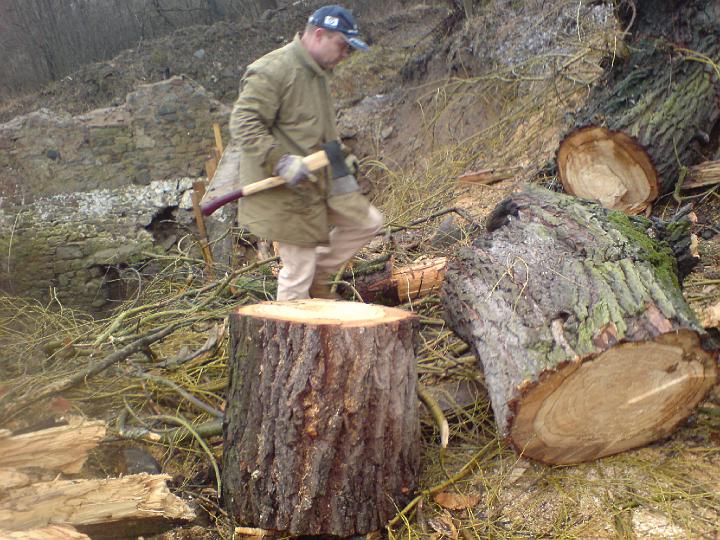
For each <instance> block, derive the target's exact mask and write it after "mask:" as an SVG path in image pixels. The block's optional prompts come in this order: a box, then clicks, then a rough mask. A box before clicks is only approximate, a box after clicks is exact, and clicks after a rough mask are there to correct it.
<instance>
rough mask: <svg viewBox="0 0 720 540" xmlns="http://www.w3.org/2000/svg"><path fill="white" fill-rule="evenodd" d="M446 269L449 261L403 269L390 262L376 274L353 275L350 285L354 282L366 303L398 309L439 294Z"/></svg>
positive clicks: (434, 260) (422, 262)
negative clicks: (414, 301) (404, 304)
mask: <svg viewBox="0 0 720 540" xmlns="http://www.w3.org/2000/svg"><path fill="white" fill-rule="evenodd" d="M446 265H447V258H446V257H435V258H432V259H423V260H420V261H417V262H414V263H411V264H407V265H402V266H395V264H394V262H393V261H392V260H391V261H388V262H387V263H386V264H385V265H384V267H382V268H378V269H377V270H375V271H374V272H369V273H363V274H357V275H351V276H349V279H348V281H350V280H352V281H353V287H354V288H355V290H356V291H358V294H359V295H360V296H361V297H362V299H363V301H365V302H371V303H378V304H384V305H390V306H397V305H398V304H401V303H405V302H410V301H412V300H418V299H420V298H423V297H425V296H428V295H430V294H433V293H437V292H439V291H440V285H441V283H442V280H443V277H444V275H445V266H446Z"/></svg>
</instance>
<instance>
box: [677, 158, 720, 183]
mask: <svg viewBox="0 0 720 540" xmlns="http://www.w3.org/2000/svg"><path fill="white" fill-rule="evenodd" d="M715 184H720V161H703V162H702V163H698V164H697V165H693V166H692V167H690V168H689V169H688V171H687V176H685V181H684V182H683V184H682V189H695V188H701V187H706V186H714V185H715Z"/></svg>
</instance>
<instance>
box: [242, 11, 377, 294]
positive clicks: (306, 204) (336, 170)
mask: <svg viewBox="0 0 720 540" xmlns="http://www.w3.org/2000/svg"><path fill="white" fill-rule="evenodd" d="M367 48H368V46H367V45H366V44H365V43H364V42H363V41H361V40H360V39H359V38H358V28H357V25H356V24H355V19H354V18H353V15H352V14H351V13H350V11H348V10H347V9H345V8H343V7H341V6H337V5H331V6H324V7H322V8H320V9H318V10H317V11H316V12H315V13H313V14H312V15H311V16H310V18H309V20H308V24H307V26H306V27H305V30H304V32H303V34H302V36H300V35H296V36H295V39H294V40H293V42H292V43H290V44H288V45H286V46H284V47H281V48H280V49H277V50H275V51H272V52H270V53H268V54H266V55H265V56H263V57H262V58H260V59H259V60H256V61H255V62H253V63H252V64H251V65H250V66H248V68H247V71H246V72H245V75H244V77H243V80H242V83H241V90H240V95H239V97H238V100H237V102H236V103H235V106H234V107H233V111H232V115H231V117H230V134H231V137H232V139H233V140H234V141H235V143H236V144H238V146H239V147H240V149H241V152H242V157H241V160H240V167H239V177H240V182H241V184H242V185H246V184H249V183H252V182H255V181H257V180H261V179H262V178H266V177H268V176H272V175H278V176H282V177H283V178H284V179H285V181H286V184H285V185H284V186H280V187H276V188H273V189H270V190H267V191H264V192H260V193H255V194H253V195H252V196H249V197H247V198H244V199H242V200H241V202H240V206H239V211H238V220H239V222H240V223H241V224H242V225H244V226H245V227H247V228H248V229H249V230H250V231H251V232H252V233H253V234H255V235H256V236H258V237H261V238H265V239H269V240H273V241H276V242H277V243H278V251H279V255H280V259H281V261H282V269H281V270H280V274H279V276H278V292H277V299H278V300H293V299H298V298H308V297H312V298H335V297H336V296H335V295H333V294H331V286H330V283H329V280H330V279H331V278H332V277H333V276H334V274H335V273H336V272H337V271H338V270H339V269H340V268H341V267H342V266H343V264H344V263H345V262H347V261H348V260H349V259H350V258H351V257H352V256H353V254H354V253H355V252H356V251H357V250H359V249H360V248H361V247H362V246H363V245H365V244H366V243H367V242H368V241H369V240H370V239H371V238H372V237H373V236H374V235H375V234H376V233H377V232H378V231H379V230H380V228H381V227H382V224H383V217H382V214H381V213H380V212H379V211H378V210H377V208H375V207H374V206H372V205H371V204H370V202H369V201H368V200H367V199H366V198H365V197H364V196H363V195H362V194H361V193H360V192H359V189H358V184H357V181H356V180H355V177H354V175H353V171H351V170H349V169H348V167H347V166H346V163H345V162H344V160H343V159H342V154H340V150H339V149H340V145H339V142H338V132H337V126H336V124H335V109H334V105H333V103H332V99H331V97H330V90H329V80H328V76H329V74H330V71H331V70H332V68H334V67H335V66H336V65H337V64H338V63H339V62H341V61H342V60H343V59H345V58H347V56H348V55H349V54H350V52H351V51H352V50H353V49H360V50H366V49H367ZM323 148H324V149H326V151H327V153H328V155H329V157H330V160H331V166H330V167H326V168H325V169H323V170H320V171H316V172H315V173H311V172H310V171H309V170H308V168H307V167H306V166H305V165H304V164H303V162H302V158H303V157H304V156H307V155H308V154H311V153H313V152H316V151H318V150H320V149H323ZM331 227H332V228H331Z"/></svg>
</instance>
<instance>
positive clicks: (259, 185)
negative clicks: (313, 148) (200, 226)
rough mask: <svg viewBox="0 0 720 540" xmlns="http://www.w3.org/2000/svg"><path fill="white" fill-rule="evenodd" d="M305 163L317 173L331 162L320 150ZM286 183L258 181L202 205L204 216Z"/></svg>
mask: <svg viewBox="0 0 720 540" xmlns="http://www.w3.org/2000/svg"><path fill="white" fill-rule="evenodd" d="M303 163H304V164H305V165H306V166H307V168H308V170H310V171H317V170H318V169H322V168H323V167H326V166H327V165H328V164H329V163H330V162H329V161H328V157H327V154H326V153H325V150H320V151H318V152H315V153H314V154H310V155H309V156H305V157H304V158H303ZM284 183H285V180H284V179H283V177H282V176H271V177H270V178H266V179H265V180H258V181H257V182H253V183H252V184H248V185H247V186H243V187H241V188H240V189H236V190H235V191H231V192H230V193H227V194H226V195H223V196H222V197H218V198H217V199H213V200H211V201H209V202H208V203H207V204H204V205H202V206H201V209H202V213H203V215H204V216H209V215H210V214H212V213H213V212H214V211H215V210H217V209H218V208H220V207H221V206H224V205H226V204H227V203H229V202H232V201H235V200H237V199H240V198H241V197H246V196H247V195H252V194H253V193H257V192H259V191H265V190H266V189H270V188H274V187H277V186H282V185H283V184H284Z"/></svg>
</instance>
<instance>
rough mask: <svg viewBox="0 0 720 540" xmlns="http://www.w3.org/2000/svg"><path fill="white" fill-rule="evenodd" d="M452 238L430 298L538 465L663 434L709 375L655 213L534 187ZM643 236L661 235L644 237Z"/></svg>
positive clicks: (672, 236) (670, 229)
mask: <svg viewBox="0 0 720 540" xmlns="http://www.w3.org/2000/svg"><path fill="white" fill-rule="evenodd" d="M489 223H491V224H492V225H491V232H489V233H487V234H482V235H480V236H479V237H478V238H477V239H476V240H475V241H474V243H473V245H472V246H471V247H467V248H462V249H461V250H460V251H459V252H458V256H457V259H455V260H454V261H452V262H451V264H449V266H448V270H447V272H446V276H445V282H444V285H443V289H442V299H443V303H444V305H445V310H446V313H447V318H448V321H449V323H450V324H451V326H452V327H453V328H454V329H455V331H456V332H457V333H458V334H459V335H460V336H461V337H462V338H463V339H465V340H466V341H467V342H468V343H469V344H470V345H471V347H472V349H473V351H474V352H475V353H476V354H477V356H478V358H479V359H480V362H481V364H482V368H483V370H484V375H485V381H486V384H487V389H488V392H489V394H490V398H491V402H492V407H493V411H494V413H495V418H496V421H497V424H498V427H499V430H500V432H501V434H502V435H503V436H505V437H507V439H508V441H509V442H510V444H512V445H513V446H514V447H515V448H516V450H517V451H518V452H521V453H522V454H523V455H525V456H527V457H530V458H533V459H536V460H539V461H542V462H547V463H575V462H581V461H586V460H590V459H594V458H598V457H602V456H606V455H609V454H614V453H617V452H621V451H623V450H626V449H629V448H634V447H637V446H640V445H644V444H646V443H649V442H651V441H653V440H656V439H659V438H662V437H664V436H666V435H668V434H669V433H671V432H672V431H673V430H674V429H675V428H676V427H677V426H678V425H679V424H680V423H681V422H682V421H683V420H684V419H685V418H686V417H687V416H689V415H690V413H691V412H692V411H693V409H694V408H695V406H696V405H697V404H698V403H699V402H700V401H701V400H702V399H703V398H704V397H705V396H706V394H707V392H708V391H709V389H710V388H711V387H712V385H713V384H714V383H715V380H716V378H717V365H716V360H717V352H716V350H715V349H714V348H713V347H712V346H710V345H709V344H708V343H706V341H705V338H706V337H707V336H706V334H705V332H704V330H703V328H702V327H701V326H700V324H699V323H698V321H697V318H696V316H695V314H694V313H693V312H692V310H691V309H690V307H689V306H688V305H687V303H686V302H685V300H684V298H683V295H682V292H681V289H680V285H679V281H678V274H677V265H676V262H675V258H674V256H673V249H675V251H678V247H677V246H675V245H670V244H671V243H672V244H675V243H678V244H681V245H685V242H684V241H683V238H682V236H683V235H682V234H680V231H682V229H683V227H685V226H686V225H687V224H684V223H682V222H677V223H673V224H668V225H665V224H658V223H654V222H652V221H651V220H647V219H644V218H637V217H629V216H627V215H625V214H623V213H621V212H618V211H607V210H605V209H603V208H601V207H600V206H598V205H596V204H593V203H590V202H588V201H583V200H579V199H575V198H574V197H569V196H566V195H561V194H557V193H553V192H550V191H547V190H541V189H537V188H535V189H527V190H526V191H524V192H522V193H517V194H513V195H512V196H511V197H510V198H509V199H507V200H506V201H504V202H503V203H501V205H500V206H499V207H498V208H497V209H496V210H495V211H494V212H493V214H492V215H491V218H490V220H489ZM647 231H649V232H650V233H651V234H652V235H653V236H656V237H659V236H663V238H664V239H663V238H655V239H652V238H650V236H648V234H647Z"/></svg>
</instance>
